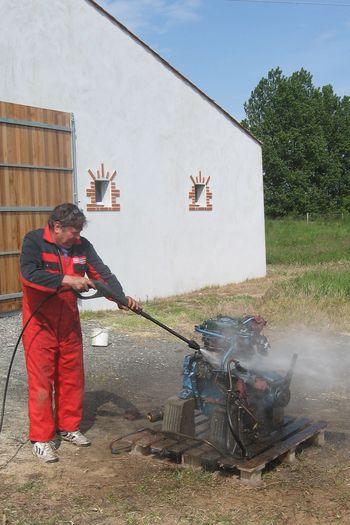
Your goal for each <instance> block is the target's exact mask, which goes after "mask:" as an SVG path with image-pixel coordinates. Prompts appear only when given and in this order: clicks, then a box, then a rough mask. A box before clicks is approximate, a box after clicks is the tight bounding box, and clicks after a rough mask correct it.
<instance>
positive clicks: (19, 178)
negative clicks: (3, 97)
mask: <svg viewBox="0 0 350 525" xmlns="http://www.w3.org/2000/svg"><path fill="white" fill-rule="evenodd" d="M74 136H75V134H74V121H73V118H72V115H71V114H70V113H62V112H61V111H53V110H48V109H41V108H34V107H30V106H22V105H18V104H10V103H7V102H0V313H1V312H7V311H11V310H16V309H18V308H20V306H21V285H20V281H19V275H18V270H19V253H20V249H21V244H22V239H23V236H24V235H25V233H27V232H28V231H30V230H33V229H35V228H41V227H43V226H44V225H45V224H46V222H47V217H48V214H49V212H50V210H52V209H53V208H54V207H55V206H56V205H57V204H60V203H62V202H72V201H73V200H74V195H73V193H74V191H75V190H74V187H75V161H74V159H75V154H74Z"/></svg>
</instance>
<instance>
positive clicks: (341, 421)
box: [0, 316, 350, 525]
mask: <svg viewBox="0 0 350 525" xmlns="http://www.w3.org/2000/svg"><path fill="white" fill-rule="evenodd" d="M96 326H97V323H96V322H92V321H88V322H84V323H83V329H84V340H85V367H86V398H85V416H84V424H83V429H84V431H86V433H87V435H88V436H89V438H91V440H92V441H93V444H92V446H91V447H89V448H86V449H77V448H76V447H74V446H72V445H70V444H67V443H64V444H62V445H61V447H60V449H59V455H60V461H59V463H56V464H51V465H42V464H41V463H40V462H39V461H38V460H36V459H35V458H33V456H32V453H31V445H30V443H28V441H26V432H27V417H26V377H25V369H24V363H23V357H22V351H21V350H20V351H19V353H18V356H17V358H16V362H15V367H14V371H13V375H12V379H11V386H10V389H9V393H8V403H7V409H6V417H5V423H4V430H3V433H2V435H1V436H0V479H1V482H0V483H1V485H0V487H1V490H0V523H2V525H6V524H8V525H12V524H18V525H19V524H20V525H44V524H45V525H46V524H52V525H53V524H55V525H56V524H57V525H59V524H71V525H86V524H92V525H95V524H96V525H97V524H98V525H119V524H127V525H141V524H146V525H153V524H157V523H159V524H164V525H173V524H181V525H182V524H183V525H214V524H215V525H219V524H233V525H235V524H240V525H250V524H251V525H253V524H254V525H275V524H289V525H294V524H297V525H313V524H332V523H344V524H347V523H349V524H350V495H349V493H350V490H349V489H350V456H349V453H350V404H349V399H350V383H349V375H350V334H334V333H333V334H332V333H326V332H321V331H319V332H316V331H313V332H310V331H309V330H306V329H302V330H301V329H300V328H293V329H290V328H288V330H287V329H283V328H282V327H280V328H279V329H274V330H273V331H272V330H267V331H266V335H267V336H268V337H269V339H270V341H271V344H272V352H271V360H272V362H271V367H273V368H276V369H279V370H286V368H287V367H288V364H289V361H290V356H291V354H292V353H293V352H297V353H298V354H299V358H298V363H297V367H296V370H295V377H294V379H293V383H292V401H291V403H290V405H289V407H288V409H287V413H288V414H291V415H295V416H301V415H306V416H309V417H311V418H312V419H314V420H320V419H322V420H326V421H327V423H328V430H327V433H326V444H325V446H324V447H323V448H317V447H308V448H305V449H304V450H302V451H301V452H300V453H299V454H298V460H297V462H296V464H294V465H292V466H288V465H286V464H276V465H274V467H273V468H271V469H269V470H268V472H266V473H265V474H264V477H263V480H264V483H263V485H262V486H261V487H259V488H251V487H247V486H245V485H243V484H242V483H241V482H239V480H238V479H237V478H236V477H235V476H233V475H225V474H219V475H218V474H217V473H209V472H204V471H201V470H199V471H191V470H184V469H182V468H181V467H179V466H176V465H172V464H169V463H166V462H162V461H161V460H157V459H155V458H153V457H150V456H147V457H139V456H135V455H130V454H125V455H120V456H112V455H111V453H110V451H109V443H110V441H111V440H113V439H114V438H115V437H118V436H120V435H121V434H123V433H127V432H130V431H132V430H134V429H138V428H141V427H144V426H147V425H148V423H147V421H146V419H145V418H144V415H145V413H146V412H147V411H148V410H150V409H152V408H155V407H158V406H160V405H161V404H162V402H163V401H164V400H165V399H166V398H167V397H169V396H170V395H173V394H175V393H176V392H178V391H179V390H180V389H181V368H182V360H183V357H184V355H186V354H187V353H188V351H187V350H188V349H187V347H186V346H185V345H183V344H182V343H181V342H177V340H175V339H173V338H170V337H168V336H167V335H166V334H165V335H163V333H162V332H159V335H158V336H156V337H154V336H152V337H147V338H142V337H137V338H135V337H133V336H131V335H128V334H118V333H116V332H113V333H112V334H111V338H110V339H111V344H110V345H109V347H107V348H93V347H91V345H90V332H91V329H92V328H93V327H96ZM19 331H20V318H19V316H12V317H8V318H0V342H1V346H0V394H1V395H2V391H3V385H4V380H5V376H6V372H7V367H8V363H9V360H10V356H11V353H12V350H13V345H14V343H15V340H16V338H17V336H18V334H19ZM188 335H191V334H188ZM130 408H136V409H137V410H138V411H139V412H140V413H141V415H142V416H143V417H141V418H139V419H137V420H135V421H129V420H127V419H126V418H125V410H127V409H130ZM15 454H16V455H15ZM14 455H15V457H13V456H14ZM11 458H12V459H11ZM1 520H2V521H1Z"/></svg>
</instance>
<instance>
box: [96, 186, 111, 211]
mask: <svg viewBox="0 0 350 525" xmlns="http://www.w3.org/2000/svg"><path fill="white" fill-rule="evenodd" d="M109 193H110V192H109V180H96V181H95V196H96V204H103V205H104V206H109V205H110V195H109Z"/></svg>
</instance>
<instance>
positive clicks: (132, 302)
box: [118, 295, 142, 314]
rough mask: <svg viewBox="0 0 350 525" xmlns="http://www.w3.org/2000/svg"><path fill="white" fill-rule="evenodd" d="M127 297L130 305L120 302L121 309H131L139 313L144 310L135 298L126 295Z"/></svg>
mask: <svg viewBox="0 0 350 525" xmlns="http://www.w3.org/2000/svg"><path fill="white" fill-rule="evenodd" d="M125 299H126V300H127V303H128V306H124V305H123V304H120V303H118V307H119V308H120V309H121V310H128V309H130V310H132V311H133V312H136V313H137V314H138V313H140V312H141V311H142V306H141V305H140V303H138V302H137V301H136V300H135V299H133V298H132V297H129V296H128V295H127V296H126V297H125Z"/></svg>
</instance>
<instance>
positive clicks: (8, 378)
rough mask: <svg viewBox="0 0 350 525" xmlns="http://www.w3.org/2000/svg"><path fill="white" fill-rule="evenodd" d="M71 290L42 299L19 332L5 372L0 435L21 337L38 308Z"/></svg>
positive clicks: (61, 291)
mask: <svg viewBox="0 0 350 525" xmlns="http://www.w3.org/2000/svg"><path fill="white" fill-rule="evenodd" d="M70 291H72V290H59V291H56V292H54V293H52V294H50V295H48V296H47V297H45V299H43V300H42V301H41V303H39V305H38V306H37V307H36V308H35V310H34V312H33V313H32V314H31V315H30V317H29V319H28V320H27V321H26V323H25V325H24V326H23V328H22V330H21V333H20V334H19V337H18V339H17V342H16V344H15V348H14V350H13V352H12V357H11V360H10V364H9V368H8V372H7V376H6V382H5V389H4V394H3V399H2V405H1V415H0V434H1V432H2V427H3V423H4V414H5V406H6V398H7V390H8V385H9V381H10V375H11V370H12V365H13V362H14V360H15V356H16V353H17V349H18V347H19V343H20V342H21V339H22V336H23V334H24V332H25V330H26V328H27V326H28V325H29V323H30V321H31V320H32V319H33V317H34V315H35V314H36V313H37V312H38V310H40V308H41V307H42V306H43V305H44V304H45V303H46V302H47V301H48V300H49V299H52V297H55V296H56V295H58V294H59V293H64V292H70Z"/></svg>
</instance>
